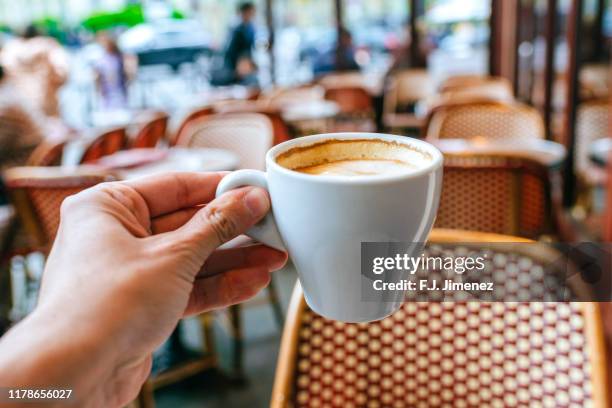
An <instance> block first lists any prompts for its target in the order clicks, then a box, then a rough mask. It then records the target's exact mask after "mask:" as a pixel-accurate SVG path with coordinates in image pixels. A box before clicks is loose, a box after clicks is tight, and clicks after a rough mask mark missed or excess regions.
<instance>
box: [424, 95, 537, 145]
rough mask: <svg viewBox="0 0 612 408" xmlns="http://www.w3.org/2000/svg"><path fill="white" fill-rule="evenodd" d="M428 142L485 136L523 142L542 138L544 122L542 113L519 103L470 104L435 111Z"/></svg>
mask: <svg viewBox="0 0 612 408" xmlns="http://www.w3.org/2000/svg"><path fill="white" fill-rule="evenodd" d="M425 133H426V137H427V138H429V139H438V138H440V139H442V138H458V139H471V138H474V137H484V138H487V139H495V140H511V141H517V142H518V141H520V140H525V139H533V138H537V139H542V138H544V136H545V130H544V122H543V120H542V117H541V115H540V114H539V112H538V111H537V110H536V109H535V108H532V107H530V106H527V105H523V104H520V103H513V104H504V103H500V102H483V103H469V104H461V105H455V106H449V107H446V108H444V109H440V110H439V111H437V112H435V113H434V114H433V115H432V117H431V119H430V121H429V123H428V125H427V129H426V132H425Z"/></svg>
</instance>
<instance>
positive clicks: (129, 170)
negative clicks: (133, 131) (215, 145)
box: [93, 147, 240, 180]
mask: <svg viewBox="0 0 612 408" xmlns="http://www.w3.org/2000/svg"><path fill="white" fill-rule="evenodd" d="M239 164H240V160H239V158H238V156H237V155H236V154H234V153H232V152H230V151H229V150H225V149H211V148H183V147H172V148H169V149H131V150H124V151H120V152H117V153H114V154H112V155H109V156H104V157H102V158H101V159H100V160H98V161H97V162H95V163H93V165H94V166H97V167H100V168H103V169H106V170H109V171H112V172H113V173H115V174H117V175H118V176H119V177H121V178H123V179H128V180H129V179H135V178H139V177H144V176H150V175H154V174H162V173H168V172H206V171H225V170H228V171H229V170H235V169H236V168H238V166H239Z"/></svg>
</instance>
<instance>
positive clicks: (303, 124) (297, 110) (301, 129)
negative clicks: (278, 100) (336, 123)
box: [281, 100, 340, 136]
mask: <svg viewBox="0 0 612 408" xmlns="http://www.w3.org/2000/svg"><path fill="white" fill-rule="evenodd" d="M338 113H340V106H338V104H337V103H336V102H333V101H326V100H312V101H304V102H303V103H291V104H288V105H286V106H283V107H282V110H281V116H282V118H283V120H284V121H285V123H287V125H289V127H290V128H291V129H292V130H293V133H294V136H304V135H308V134H314V133H326V132H328V131H329V129H330V121H331V120H332V119H334V118H335V117H336V116H337V115H338Z"/></svg>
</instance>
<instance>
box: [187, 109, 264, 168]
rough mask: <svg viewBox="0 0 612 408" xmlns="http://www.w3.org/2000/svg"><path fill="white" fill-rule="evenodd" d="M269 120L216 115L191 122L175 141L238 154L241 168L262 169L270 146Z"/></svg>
mask: <svg viewBox="0 0 612 408" xmlns="http://www.w3.org/2000/svg"><path fill="white" fill-rule="evenodd" d="M273 138H274V135H273V128H272V124H271V123H270V120H269V119H268V118H267V117H266V116H264V115H261V114H258V113H232V114H229V113H228V114H216V115H211V116H207V117H204V118H201V119H200V120H197V121H194V122H192V123H191V124H190V125H189V127H188V128H187V129H186V130H185V131H184V132H183V136H182V137H181V138H180V139H179V140H178V145H179V146H185V147H213V148H220V149H227V150H230V151H232V152H234V153H235V154H237V155H238V157H239V158H240V167H241V168H244V169H259V170H264V169H265V156H266V152H267V151H268V150H269V149H270V147H272V143H273Z"/></svg>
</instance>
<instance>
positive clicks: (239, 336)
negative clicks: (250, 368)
mask: <svg viewBox="0 0 612 408" xmlns="http://www.w3.org/2000/svg"><path fill="white" fill-rule="evenodd" d="M229 313H230V323H231V330H232V343H233V359H234V361H233V365H234V373H233V374H234V376H235V378H236V379H238V380H240V379H243V378H244V371H243V369H244V367H243V361H242V358H243V352H244V350H243V348H244V339H243V333H242V306H241V305H233V306H230V308H229Z"/></svg>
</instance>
